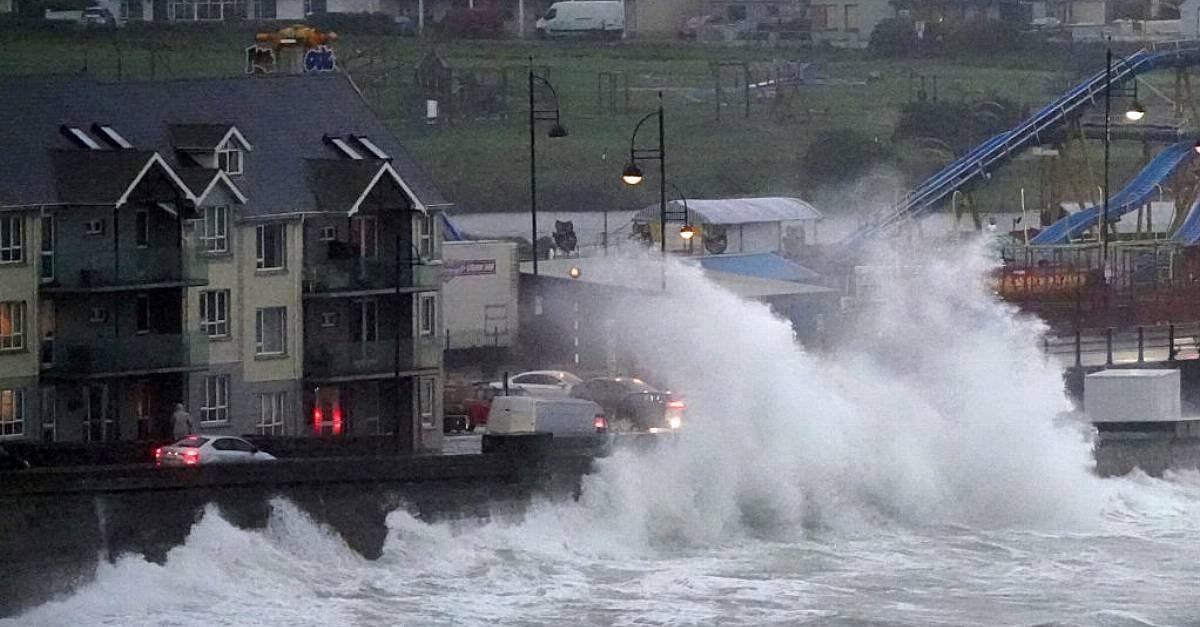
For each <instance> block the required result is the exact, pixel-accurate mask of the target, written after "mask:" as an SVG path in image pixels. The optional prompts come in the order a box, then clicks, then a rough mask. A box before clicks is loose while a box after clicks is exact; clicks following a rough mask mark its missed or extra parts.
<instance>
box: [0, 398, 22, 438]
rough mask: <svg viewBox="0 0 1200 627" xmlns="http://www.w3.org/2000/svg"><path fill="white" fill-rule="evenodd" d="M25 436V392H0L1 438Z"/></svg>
mask: <svg viewBox="0 0 1200 627" xmlns="http://www.w3.org/2000/svg"><path fill="white" fill-rule="evenodd" d="M22 435H25V391H24V390H0V437H19V436H22Z"/></svg>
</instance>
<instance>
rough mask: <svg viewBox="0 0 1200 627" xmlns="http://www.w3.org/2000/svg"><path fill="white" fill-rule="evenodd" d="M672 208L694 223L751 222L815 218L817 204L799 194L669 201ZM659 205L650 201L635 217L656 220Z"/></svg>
mask: <svg viewBox="0 0 1200 627" xmlns="http://www.w3.org/2000/svg"><path fill="white" fill-rule="evenodd" d="M670 205H671V206H670V210H671V211H683V209H684V207H685V206H686V208H687V210H688V214H689V220H690V221H691V222H692V223H694V224H751V223H754V222H790V221H795V220H818V219H820V218H821V217H822V215H821V212H820V211H818V210H817V208H816V207H814V206H812V205H810V204H808V203H807V202H804V201H803V200H800V199H799V198H724V199H720V200H701V199H697V200H690V199H689V200H688V201H687V202H683V201H679V200H672V201H670ZM660 211H661V208H660V207H659V205H658V204H654V205H650V206H649V207H646V208H644V209H642V210H641V211H639V212H638V215H637V219H638V220H641V221H643V222H657V221H658V219H659V214H660Z"/></svg>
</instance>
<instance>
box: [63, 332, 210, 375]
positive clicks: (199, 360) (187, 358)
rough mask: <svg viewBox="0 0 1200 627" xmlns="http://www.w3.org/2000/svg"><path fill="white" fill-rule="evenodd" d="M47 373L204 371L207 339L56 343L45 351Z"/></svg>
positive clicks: (173, 337) (158, 336)
mask: <svg viewBox="0 0 1200 627" xmlns="http://www.w3.org/2000/svg"><path fill="white" fill-rule="evenodd" d="M42 358H43V360H47V359H48V360H49V363H48V364H47V365H46V368H45V372H46V373H47V374H58V375H76V376H80V375H100V374H123V373H133V372H153V371H184V370H190V369H194V368H203V367H204V365H205V364H206V363H207V362H208V338H207V337H206V336H205V335H203V334H200V333H185V334H174V335H172V334H150V335H131V336H127V337H121V338H105V339H94V340H89V341H86V342H63V341H55V342H53V343H52V344H48V345H46V346H44V347H43V351H42Z"/></svg>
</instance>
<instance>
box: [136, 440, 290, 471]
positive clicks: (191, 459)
mask: <svg viewBox="0 0 1200 627" xmlns="http://www.w3.org/2000/svg"><path fill="white" fill-rule="evenodd" d="M274 459H275V456H274V455H271V454H270V453H267V452H266V451H261V450H259V448H258V447H257V446H254V445H253V444H251V443H249V442H247V441H246V440H243V439H242V438H235V437H232V436H227V435H215V436H208V435H189V436H187V437H185V438H183V439H182V440H179V441H178V442H176V443H174V444H172V445H170V446H164V447H162V448H158V449H155V451H154V463H155V465H156V466H207V465H209V464H245V463H255V462H268V461H272V460H274Z"/></svg>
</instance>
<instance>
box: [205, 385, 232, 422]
mask: <svg viewBox="0 0 1200 627" xmlns="http://www.w3.org/2000/svg"><path fill="white" fill-rule="evenodd" d="M220 422H229V375H227V374H221V375H210V376H206V377H204V404H202V405H201V406H200V424H215V423H220Z"/></svg>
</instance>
